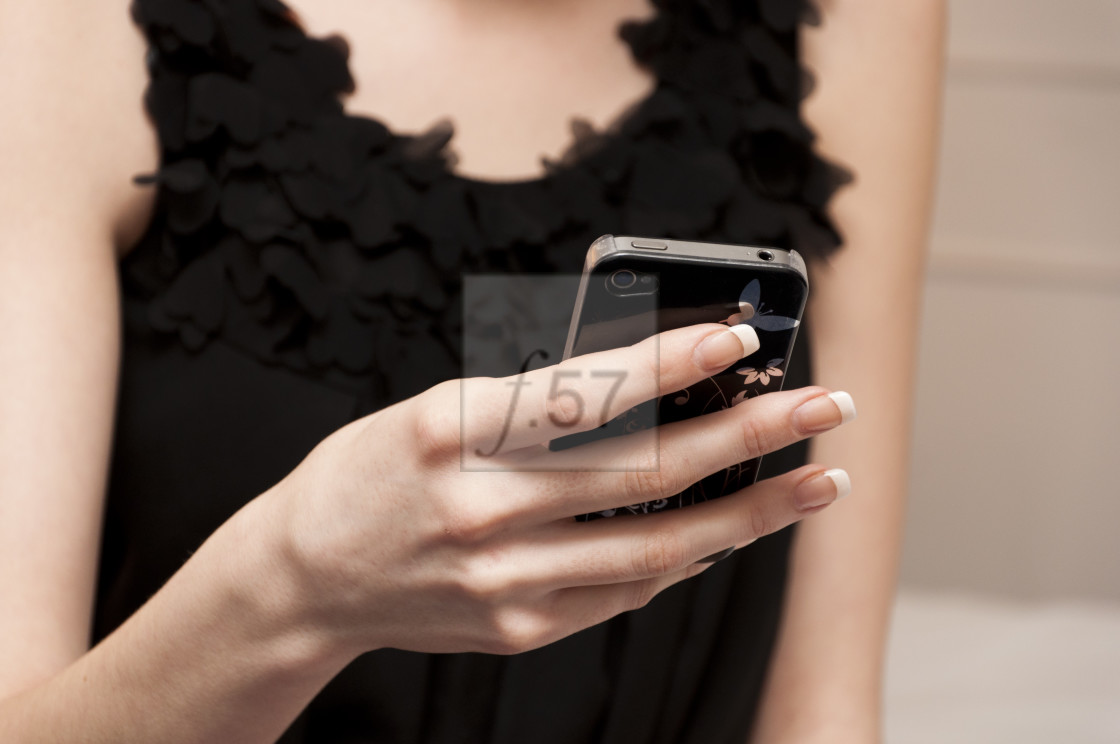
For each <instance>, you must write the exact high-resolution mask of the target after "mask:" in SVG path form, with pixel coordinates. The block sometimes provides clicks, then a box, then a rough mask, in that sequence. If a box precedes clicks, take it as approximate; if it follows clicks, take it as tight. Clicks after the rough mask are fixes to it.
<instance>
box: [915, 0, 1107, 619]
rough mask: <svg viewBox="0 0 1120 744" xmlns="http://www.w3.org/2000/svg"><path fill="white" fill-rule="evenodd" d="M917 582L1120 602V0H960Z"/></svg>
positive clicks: (923, 445)
mask: <svg viewBox="0 0 1120 744" xmlns="http://www.w3.org/2000/svg"><path fill="white" fill-rule="evenodd" d="M951 11H952V12H951V23H950V62H949V68H948V75H947V83H948V86H947V92H946V98H945V111H944V130H943V131H944V134H943V144H942V148H943V149H942V156H941V182H940V188H939V196H938V206H937V210H936V219H935V227H934V232H933V241H932V255H931V260H930V271H929V277H928V281H927V287H926V301H925V320H924V327H923V336H922V346H921V367H920V376H919V392H918V397H917V416H918V418H917V428H916V431H915V452H914V469H913V479H912V489H911V501H910V504H911V505H910V510H909V515H908V520H907V521H908V525H907V530H908V532H907V544H906V548H905V553H904V558H903V576H902V584H903V587H904V588H907V589H919V590H926V589H938V590H940V589H951V590H964V591H967V592H983V593H994V594H999V595H1006V596H1012V597H1023V598H1086V599H1090V598H1094V599H1111V600H1120V0H1061V1H1060V2H1059V1H1058V0H956V1H955V2H952V3H951Z"/></svg>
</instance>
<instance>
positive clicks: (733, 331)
mask: <svg viewBox="0 0 1120 744" xmlns="http://www.w3.org/2000/svg"><path fill="white" fill-rule="evenodd" d="M759 346H761V344H760V343H759V341H758V334H757V333H755V332H754V328H751V327H750V326H749V325H746V324H745V323H741V324H739V325H736V326H732V327H731V328H730V329H729V330H726V331H720V332H719V333H713V334H712V335H711V336H708V337H707V338H705V339H704V340H703V341H701V342H700V345H699V346H697V347H696V362H697V364H699V365H700V366H701V367H703V368H704V369H723V368H724V367H726V366H728V365H730V364H734V363H735V362H737V361H739V360H740V359H742V358H743V357H745V356H749V355H751V354H753V353H755V352H756V351H758V348H759Z"/></svg>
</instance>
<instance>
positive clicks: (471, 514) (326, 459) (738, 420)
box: [262, 324, 854, 655]
mask: <svg viewBox="0 0 1120 744" xmlns="http://www.w3.org/2000/svg"><path fill="white" fill-rule="evenodd" d="M753 334H754V331H753V330H752V329H751V328H749V327H748V326H738V327H736V328H735V329H734V330H729V329H728V328H727V327H725V326H719V325H714V324H712V325H702V326H695V327H690V328H684V329H680V330H676V331H670V332H667V333H664V334H661V335H660V336H658V337H655V338H652V339H649V340H647V341H645V342H642V343H640V344H636V345H635V346H632V347H628V348H624V349H616V350H611V351H606V352H601V353H597V354H589V355H586V356H582V357H577V358H574V359H570V360H567V361H565V362H563V363H561V364H559V365H555V366H552V367H546V368H543V369H539V370H534V371H532V372H528V373H526V374H524V375H520V376H518V377H514V378H506V379H489V378H479V379H468V380H462V381H459V380H456V381H452V382H448V383H444V384H441V385H438V386H436V387H435V388H432V389H431V390H429V391H427V392H425V393H423V394H421V395H419V396H416V397H414V398H411V399H409V400H406V401H404V402H402V403H400V404H398V405H395V406H392V407H390V408H387V409H385V410H383V411H379V412H377V413H375V414H372V415H370V416H367V417H365V418H362V419H359V420H358V421H355V422H354V423H352V424H350V425H348V426H345V427H343V428H342V429H340V430H339V431H337V432H335V433H334V434H332V435H331V436H330V437H328V438H327V439H325V440H324V441H323V442H322V443H320V445H319V446H318V447H316V448H315V450H314V451H313V452H312V453H311V454H310V455H309V456H308V457H307V458H306V459H305V460H304V462H302V463H301V464H300V465H299V467H297V468H296V469H295V470H294V471H292V473H291V474H289V476H288V477H286V478H285V479H284V480H283V481H282V482H281V483H279V484H278V485H277V486H276V487H274V488H273V489H271V490H270V491H269V492H268V493H267V494H265V495H264V496H263V497H262V499H264V500H272V502H273V503H274V505H275V506H276V507H277V508H278V509H279V510H280V512H279V513H280V514H281V515H282V521H283V524H284V525H285V532H286V535H287V537H286V542H287V545H288V547H289V550H288V551H287V554H288V555H289V557H290V562H291V566H290V568H291V569H292V571H293V573H294V575H295V576H296V577H297V581H298V586H299V587H300V593H301V595H302V597H303V598H302V599H301V603H303V602H306V607H307V610H308V612H309V613H310V616H311V617H312V618H313V619H312V622H313V623H314V624H315V625H316V627H317V628H318V629H319V630H326V632H327V634H328V637H329V638H330V639H331V640H332V642H334V643H338V644H341V647H344V648H346V649H348V651H349V652H351V653H353V654H355V655H356V654H358V653H361V652H364V651H366V650H370V649H373V648H379V647H394V648H402V649H409V650H416V651H425V652H435V653H446V652H458V651H482V652H489V653H503V654H508V653H517V652H521V651H526V650H529V649H532V648H536V647H538V646H542V645H545V644H547V643H550V642H552V641H554V640H557V639H559V638H562V637H564V636H567V635H569V634H571V633H574V632H576V631H578V630H581V629H583V628H585V627H588V626H591V625H594V624H596V623H598V622H601V621H603V620H606V619H607V618H609V617H612V616H614V615H616V614H618V613H621V612H624V611H627V610H632V609H635V608H638V607H641V606H643V605H645V604H646V603H647V602H649V600H650V599H652V598H653V597H654V596H655V595H656V594H657V593H658V592H660V591H661V590H663V589H665V588H666V587H668V586H670V585H672V584H674V583H676V582H678V581H681V580H682V579H685V578H688V577H690V576H693V575H695V574H698V573H700V572H701V571H703V570H704V568H705V564H697V561H699V560H701V559H703V558H704V557H705V556H709V555H711V554H713V553H716V552H719V551H720V550H722V549H725V548H727V547H728V546H742V545H745V544H747V543H749V542H751V541H753V540H755V539H756V538H758V537H760V536H762V535H765V534H768V533H770V532H773V531H775V530H778V529H781V528H782V527H785V526H786V525H788V524H790V523H791V522H794V521H796V520H798V519H800V518H802V517H804V516H806V515H808V514H812V513H814V512H815V511H818V510H820V509H822V508H824V507H825V506H827V505H828V504H829V503H831V502H832V501H833V500H835V499H836V498H837V497H838V496H842V495H844V493H845V492H846V491H847V488H848V486H847V476H846V475H845V474H844V473H843V471H827V472H826V471H825V468H823V467H819V466H813V465H809V466H806V467H803V468H800V469H798V470H795V471H793V472H791V473H788V474H786V475H783V476H781V477H778V478H774V479H771V480H767V481H762V482H759V483H757V484H755V485H754V486H752V487H750V488H746V489H743V490H742V491H739V492H737V493H734V494H731V495H728V496H725V497H723V498H720V499H716V500H713V501H708V502H705V503H701V504H697V505H694V506H689V507H688V508H685V509H676V510H671V511H667V512H661V513H658V514H652V515H642V516H640V517H625V518H616V519H600V520H595V521H591V522H577V521H575V520H573V519H572V517H573V516H574V515H577V514H581V513H586V512H594V511H599V510H604V509H610V508H615V507H621V506H625V505H629V504H635V503H639V502H644V501H651V500H656V499H660V498H667V497H669V496H671V495H673V494H675V493H677V492H679V491H681V490H683V489H684V488H685V487H687V486H688V485H690V484H692V483H694V482H696V481H698V480H700V479H701V478H702V477H704V476H706V475H708V474H710V473H713V472H716V471H719V470H721V469H723V468H726V467H729V466H732V465H734V464H736V463H739V462H741V461H744V460H748V459H751V458H754V457H757V456H760V455H763V454H765V453H767V452H771V451H773V450H776V449H779V448H781V447H784V446H786V445H788V444H790V443H792V442H794V441H797V440H799V439H801V438H803V437H806V436H809V435H811V434H814V433H816V432H820V431H825V430H828V429H831V428H833V427H835V426H837V425H839V424H840V423H842V421H843V420H846V419H847V418H850V416H851V415H852V414H854V409H853V408H852V406H851V400H850V398H848V397H847V396H846V395H845V394H835V395H833V396H829V395H827V391H825V390H823V389H821V388H806V389H802V390H796V391H788V392H781V393H772V394H768V395H764V396H761V397H758V398H754V399H751V400H748V401H746V402H744V403H742V404H740V405H737V406H735V407H733V408H729V409H726V410H722V411H718V412H715V413H711V414H707V415H704V416H702V417H699V418H695V419H691V420H688V421H683V422H678V423H673V424H668V425H665V426H662V427H659V428H658V429H657V430H654V431H650V432H643V433H639V434H633V435H630V436H626V437H616V438H612V439H605V440H600V441H596V442H592V443H588V444H583V445H580V446H578V447H574V448H571V449H567V450H561V451H557V452H551V451H549V449H548V446H547V445H548V442H549V441H550V440H552V439H555V438H557V437H559V436H562V435H564V434H570V433H573V432H575V431H584V430H589V429H593V428H595V427H596V426H598V425H599V424H600V423H602V422H603V421H605V420H609V419H611V418H613V417H615V416H617V415H618V414H620V413H622V412H624V411H626V410H628V409H630V408H632V407H633V406H635V405H637V404H638V403H640V402H642V401H644V400H648V399H650V398H652V397H654V396H656V395H658V394H667V393H671V392H675V391H678V390H681V389H682V388H684V387H687V386H688V385H691V384H693V383H695V382H697V381H699V380H702V379H704V378H705V377H707V376H709V375H711V374H713V373H717V372H719V371H722V370H723V369H725V368H726V367H727V366H729V365H730V364H732V363H734V362H735V361H736V360H737V359H739V358H741V357H743V356H745V355H747V354H749V353H751V352H753V351H754V350H755V349H756V348H757V345H758V341H757V337H755V336H754V335H753ZM557 381H561V382H559V383H558V382H557ZM620 381H621V382H620Z"/></svg>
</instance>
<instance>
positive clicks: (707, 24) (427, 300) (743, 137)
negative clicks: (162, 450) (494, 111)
mask: <svg viewBox="0 0 1120 744" xmlns="http://www.w3.org/2000/svg"><path fill="white" fill-rule="evenodd" d="M653 4H654V7H655V11H656V12H655V14H654V16H653V17H651V18H649V19H643V20H640V21H633V22H625V23H623V24H622V26H621V28H620V29H619V33H620V35H621V36H622V38H623V39H624V41H625V42H626V43H627V44H628V45H629V47H630V49H631V53H632V54H633V56H634V59H635V62H636V63H637V64H639V65H641V66H642V67H644V68H645V69H647V70H649V71H650V72H651V73H652V74H653V75H654V77H655V79H656V87H655V88H654V90H653V91H652V92H651V93H650V94H649V95H648V96H646V97H645V98H644V99H642V100H640V101H639V102H637V104H635V105H633V106H631V107H629V108H628V109H627V110H625V111H624V112H622V113H621V114H620V116H619V117H618V119H617V120H616V122H615V124H614V125H613V126H612V127H610V129H609V130H605V131H598V130H596V129H593V128H592V127H590V126H589V125H587V124H586V123H582V124H581V123H579V122H578V120H577V122H576V123H575V124H574V127H573V128H574V132H573V134H574V136H575V140H574V142H573V143H572V146H571V147H570V148H569V149H568V151H567V152H566V153H565V155H564V156H563V157H562V158H561V159H560V160H559V161H556V162H552V161H549V160H547V159H546V160H545V162H546V172H545V174H543V175H542V176H541V177H539V178H537V179H533V180H528V181H511V182H502V181H493V182H488V181H485V180H478V179H471V178H469V177H464V176H461V175H459V174H457V173H456V172H455V171H454V169H453V168H452V167H451V164H450V163H449V158H450V157H451V155H450V153H449V150H448V144H449V142H450V141H451V137H452V134H453V131H452V130H451V128H450V127H441V126H436V127H434V128H433V129H431V130H429V131H428V132H425V133H423V134H420V135H404V134H398V133H395V132H392V131H390V130H389V128H388V127H387V126H385V124H384V123H382V122H381V121H379V120H377V119H376V118H374V117H372V116H369V115H366V114H364V113H361V112H354V113H351V112H348V111H347V110H346V109H345V106H344V104H343V96H344V95H345V94H346V93H347V92H348V91H352V90H353V87H354V83H353V79H352V76H351V73H350V68H349V61H348V47H347V45H346V43H345V42H344V41H343V40H342V39H341V38H340V37H330V36H328V37H325V38H314V37H311V36H309V35H308V34H307V32H306V31H304V29H303V28H302V27H301V26H300V25H299V23H298V19H297V18H296V17H295V14H294V13H293V12H292V10H291V9H290V8H289V7H288V6H286V5H285V4H283V3H282V2H280V0H205V1H204V2H195V1H194V0H134V4H133V14H134V17H135V18H136V20H137V22H138V23H139V25H140V26H141V28H142V29H143V30H144V32H145V34H146V35H147V37H148V39H149V41H150V54H149V70H150V74H151V80H150V84H149V88H148V91H147V95H146V105H147V108H148V111H149V113H150V114H151V116H152V119H153V121H154V123H155V124H156V127H157V130H158V133H159V137H160V144H161V155H162V157H161V165H160V169H159V171H158V172H157V173H156V174H153V175H151V176H147V177H144V178H141V179H139V180H141V181H142V182H149V183H156V184H158V186H159V203H158V207H157V210H156V215H155V218H154V219H153V221H152V223H151V225H150V227H149V230H148V232H147V233H146V234H145V236H144V238H143V239H142V241H141V243H140V245H138V246H137V247H136V248H135V249H134V250H133V251H132V252H131V253H130V254H129V255H128V256H127V257H126V260H125V261H124V262H122V275H123V279H124V291H125V294H126V296H127V297H130V298H132V299H133V300H134V301H136V302H138V303H139V305H138V306H137V307H138V309H137V310H136V312H139V313H142V316H143V317H138V318H137V319H136V320H137V322H136V324H135V325H136V326H137V327H142V328H143V329H146V330H148V331H152V332H155V333H157V334H172V335H173V337H177V338H178V340H179V342H180V343H181V344H182V345H183V346H185V347H186V348H187V349H188V350H189V351H191V352H199V351H201V350H202V349H203V348H205V346H206V345H207V344H209V343H210V342H212V341H213V340H215V339H221V340H222V341H224V342H226V343H229V344H231V345H233V346H235V347H237V348H239V349H241V350H244V351H247V352H249V353H251V354H252V355H253V356H254V357H256V358H257V359H258V360H260V361H261V362H263V363H265V364H270V365H281V366H284V367H287V368H289V369H292V370H294V371H296V372H298V373H300V374H301V375H304V376H308V377H313V378H317V379H320V380H323V381H326V382H330V383H337V384H338V385H340V386H344V387H347V388H353V387H357V388H359V389H361V390H363V391H364V395H366V396H367V398H368V400H370V401H372V402H371V404H370V405H371V407H377V406H379V405H385V404H388V403H391V402H394V401H396V400H400V399H402V398H404V397H407V396H408V395H411V394H414V393H416V392H420V391H421V390H423V389H425V388H426V387H429V386H430V385H432V384H434V383H435V382H438V381H440V380H442V379H445V378H447V377H451V376H455V375H456V373H457V370H458V356H459V355H458V344H459V330H460V325H461V321H460V317H459V315H460V311H461V308H460V284H461V277H462V275H463V274H464V273H472V272H474V273H483V272H485V273H504V272H509V271H513V272H557V271H563V272H573V273H574V272H578V271H579V269H580V266H581V265H582V261H583V256H584V253H585V251H586V248H587V245H588V244H589V243H590V242H591V240H592V239H594V238H595V237H597V236H598V235H601V234H603V233H607V232H614V233H624V234H648V235H661V236H666V237H687V238H691V239H700V240H715V241H725V242H737V243H770V244H774V245H778V246H781V247H794V248H797V249H799V250H800V251H801V252H802V253H804V254H805V255H806V256H807V257H809V258H821V257H824V256H825V255H827V254H828V253H829V252H830V251H831V250H833V249H834V248H835V247H836V246H837V245H838V243H839V236H838V235H837V234H836V232H835V230H834V229H833V227H832V225H831V223H830V222H829V220H828V218H827V216H826V215H825V213H824V207H825V205H826V203H827V201H828V199H829V197H830V196H831V194H832V192H833V191H834V190H835V189H836V188H837V187H838V186H839V184H840V183H842V182H843V181H844V180H845V178H846V176H845V174H844V173H843V172H842V171H840V170H839V169H837V168H835V167H833V166H831V165H830V164H828V163H826V162H825V161H823V160H822V159H820V158H819V157H817V156H816V155H815V154H813V153H812V148H811V145H812V140H813V135H812V133H811V132H810V131H809V130H808V129H807V128H806V127H805V125H804V123H803V122H802V121H801V119H800V115H799V110H798V105H799V102H800V100H801V97H802V91H803V83H804V71H803V70H802V69H801V67H800V65H799V63H798V60H797V57H796V47H795V44H796V26H797V22H798V20H799V18H801V16H802V14H803V12H804V11H805V6H803V5H802V4H800V3H791V2H788V1H787V0H758V2H757V3H740V2H737V0H705V1H704V2H695V1H694V0H653Z"/></svg>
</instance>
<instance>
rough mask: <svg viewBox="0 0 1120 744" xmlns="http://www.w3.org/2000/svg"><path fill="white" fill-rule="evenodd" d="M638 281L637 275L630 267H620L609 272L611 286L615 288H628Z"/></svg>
mask: <svg viewBox="0 0 1120 744" xmlns="http://www.w3.org/2000/svg"><path fill="white" fill-rule="evenodd" d="M636 281H638V276H637V274H635V273H634V272H633V271H631V270H630V269H621V270H619V271H616V272H614V273H613V274H611V286H613V287H615V288H616V289H629V288H630V287H633V286H634V282H636Z"/></svg>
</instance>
